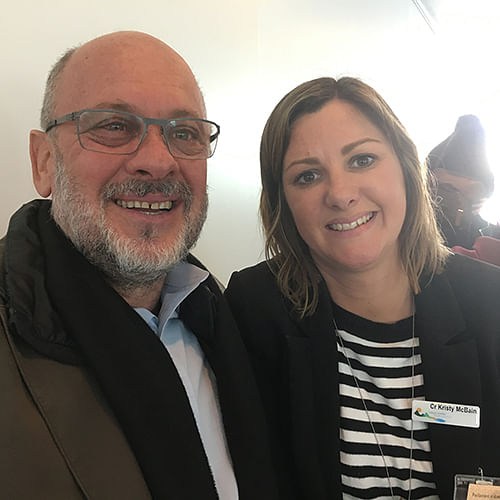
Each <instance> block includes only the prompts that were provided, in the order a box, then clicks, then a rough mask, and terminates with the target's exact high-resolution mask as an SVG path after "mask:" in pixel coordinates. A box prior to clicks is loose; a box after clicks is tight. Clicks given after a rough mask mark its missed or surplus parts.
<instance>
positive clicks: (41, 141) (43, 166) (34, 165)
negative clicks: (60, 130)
mask: <svg viewBox="0 0 500 500" xmlns="http://www.w3.org/2000/svg"><path fill="white" fill-rule="evenodd" d="M30 158H31V172H32V176H33V183H34V184H35V188H36V190H37V191H38V194H39V195H40V196H43V197H44V198H47V197H48V196H50V194H51V193H52V186H53V182H54V170H55V164H56V158H55V150H54V145H53V144H52V141H51V140H50V139H49V137H48V136H47V134H46V133H45V132H42V131H41V130H32V131H31V132H30Z"/></svg>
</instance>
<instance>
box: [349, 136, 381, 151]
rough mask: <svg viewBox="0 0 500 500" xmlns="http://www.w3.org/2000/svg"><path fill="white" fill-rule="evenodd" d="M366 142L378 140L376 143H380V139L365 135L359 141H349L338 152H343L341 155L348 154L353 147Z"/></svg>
mask: <svg viewBox="0 0 500 500" xmlns="http://www.w3.org/2000/svg"><path fill="white" fill-rule="evenodd" d="M366 142H378V143H382V141H381V140H379V139H373V138H371V137H365V138H363V139H360V140H359V141H354V142H351V143H350V144H346V145H345V146H344V147H343V148H342V149H341V150H340V152H341V153H342V154H343V155H347V154H349V153H350V152H351V151H352V150H353V149H355V148H357V147H358V146H361V144H365V143H366Z"/></svg>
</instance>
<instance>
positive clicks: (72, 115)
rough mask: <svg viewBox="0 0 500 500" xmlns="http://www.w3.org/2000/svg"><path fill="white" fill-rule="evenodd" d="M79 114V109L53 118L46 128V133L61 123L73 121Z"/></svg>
mask: <svg viewBox="0 0 500 500" xmlns="http://www.w3.org/2000/svg"><path fill="white" fill-rule="evenodd" d="M78 115H79V113H78V112H77V111H73V113H68V114H67V115H64V116H61V117H60V118H57V119H56V120H52V121H51V122H50V123H49V124H48V125H47V127H46V128H45V133H47V132H48V131H49V130H51V129H53V128H54V127H57V126H58V125H61V123H66V122H72V121H74V120H76V119H77V117H78Z"/></svg>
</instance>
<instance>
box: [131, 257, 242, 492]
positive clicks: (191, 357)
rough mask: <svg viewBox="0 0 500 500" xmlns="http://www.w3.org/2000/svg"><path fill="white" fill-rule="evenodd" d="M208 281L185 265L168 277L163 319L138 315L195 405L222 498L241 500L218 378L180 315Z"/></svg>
mask: <svg viewBox="0 0 500 500" xmlns="http://www.w3.org/2000/svg"><path fill="white" fill-rule="evenodd" d="M207 277H208V272H207V271H204V270H203V269H200V268H199V267H196V266H194V265H192V264H188V263H187V262H181V263H179V264H177V265H176V266H175V267H174V268H173V269H172V270H171V271H170V272H169V273H168V275H167V279H166V282H165V285H164V286H163V290H162V293H161V308H160V314H159V316H156V315H154V314H153V313H152V312H151V311H149V310H147V309H144V308H137V309H136V311H137V313H139V314H140V316H141V317H142V318H143V319H144V321H146V323H147V324H148V325H149V326H150V328H151V329H152V330H153V331H154V332H155V333H156V334H157V335H158V336H159V337H160V339H161V341H162V342H163V345H164V346H165V347H166V348H167V350H168V352H169V354H170V357H171V358H172V361H173V362H174V365H175V367H176V368H177V372H178V373H179V376H180V378H181V380H182V383H183V384H184V389H185V390H186V394H187V396H188V399H189V403H190V404H191V409H192V411H193V415H194V418H195V420H196V424H197V426H198V431H199V433H200V437H201V441H202V443H203V447H204V448H205V453H206V454H207V458H208V463H209V465H210V468H211V470H212V474H213V477H214V481H215V486H216V488H217V493H218V494H219V498H220V499H221V500H237V499H238V487H237V484H236V478H235V477H234V471H233V465H232V463H231V458H230V456H229V451H228V449H227V443H226V436H225V433H224V427H223V425H222V417H221V411H220V408H219V401H218V397H217V386H216V383H215V377H214V374H213V372H212V369H211V368H210V366H209V364H208V362H207V360H206V359H205V355H204V353H203V351H202V349H201V347H200V345H199V343H198V340H197V338H196V337H195V335H194V334H193V333H192V332H191V331H190V330H189V329H188V328H187V327H186V326H185V325H184V323H183V321H182V320H181V319H179V315H178V307H179V305H180V303H181V302H182V301H183V300H184V299H185V298H186V297H187V296H188V295H189V294H190V293H191V292H192V291H193V290H194V289H195V288H196V287H197V286H198V285H199V284H200V283H202V282H203V281H204V280H205V279H206V278H207ZM165 446H168V443H165Z"/></svg>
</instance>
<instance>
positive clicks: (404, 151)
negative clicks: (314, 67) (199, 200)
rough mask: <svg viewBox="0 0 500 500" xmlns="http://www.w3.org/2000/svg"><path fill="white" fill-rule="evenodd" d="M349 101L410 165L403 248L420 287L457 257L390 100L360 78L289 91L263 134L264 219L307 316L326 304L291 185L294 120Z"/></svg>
mask: <svg viewBox="0 0 500 500" xmlns="http://www.w3.org/2000/svg"><path fill="white" fill-rule="evenodd" d="M333 99H341V100H342V101H345V102H347V103H349V104H351V105H352V106H354V107H355V108H356V109H358V110H359V111H360V112H361V113H363V115H364V116H365V117H366V118H367V119H368V120H370V121H371V122H372V123H373V124H374V125H375V126H376V127H378V129H379V130H380V131H381V132H382V133H383V134H384V136H385V137H386V139H387V140H388V141H389V143H390V144H391V145H392V147H393V149H394V151H395V153H396V156H397V158H398V160H399V163H400V165H401V168H402V170H403V176H404V183H405V190H406V216H405V220H404V223H403V226H402V228H401V233H400V234H399V252H400V256H401V261H402V263H403V267H404V269H405V271H406V273H407V275H408V278H409V281H410V286H411V287H412V289H413V292H414V293H418V292H419V291H420V285H419V280H420V279H421V277H422V276H424V275H428V276H432V275H434V274H438V273H440V272H441V271H442V270H443V268H444V264H445V261H446V258H447V256H448V255H449V253H450V252H449V250H448V249H447V248H446V247H445V246H444V244H443V240H442V237H441V235H440V233H439V229H438V227H437V224H436V220H435V216H434V207H433V204H432V200H431V194H430V191H429V183H428V179H427V169H426V167H425V166H424V165H423V164H422V163H420V161H419V159H418V153H417V149H416V146H415V144H414V143H413V142H412V140H411V139H410V137H409V136H408V133H407V132H406V130H405V128H404V127H403V125H402V124H401V122H400V121H399V119H398V118H397V117H396V115H395V114H394V112H393V111H392V109H391V108H390V107H389V105H388V104H387V103H386V102H385V101H384V99H383V98H382V97H381V96H380V95H379V94H378V93H377V92H376V91H375V90H374V89H373V88H371V87H370V86H369V85H367V84H366V83H364V82H363V81H361V80H359V79H357V78H351V77H343V78H340V79H338V80H335V79H334V78H317V79H315V80H311V81H308V82H305V83H302V84H301V85H299V86H298V87H296V88H295V89H293V90H292V91H291V92H289V93H288V94H287V95H285V97H283V99H281V101H280V102H279V103H278V104H277V106H276V107H275V108H274V110H273V112H272V113H271V115H270V116H269V119H268V120H267V123H266V125H265V127H264V131H263V133H262V141H261V146H260V166H261V179H262V191H261V197H260V217H261V220H262V225H263V227H264V233H265V237H266V247H265V251H266V258H267V259H268V264H269V266H270V268H271V270H272V272H273V273H274V274H275V276H276V279H277V281H278V285H279V287H280V290H281V292H282V293H283V295H285V297H287V298H288V299H289V300H290V301H291V302H292V303H293V305H294V307H295V309H296V310H297V311H298V313H299V314H300V315H301V316H305V315H310V314H312V313H313V312H314V311H315V310H316V307H317V304H318V298H319V297H318V283H319V281H320V279H321V276H320V274H319V271H318V270H317V268H316V266H315V264H314V262H313V259H312V257H311V255H310V252H309V248H308V246H307V244H306V243H305V242H304V240H303V239H302V237H301V236H300V235H299V232H298V231H297V228H296V226H295V222H294V220H293V217H292V214H291V212H290V209H289V207H288V204H287V202H286V199H285V195H284V191H283V181H282V171H283V158H284V156H285V153H286V151H287V149H288V146H289V142H290V134H291V130H292V128H293V125H294V123H295V122H296V121H297V120H298V119H299V118H300V117H302V116H304V115H306V114H309V113H315V112H316V111H319V110H320V109H321V108H322V107H323V106H324V105H325V104H326V103H328V102H329V101H331V100H333Z"/></svg>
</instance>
